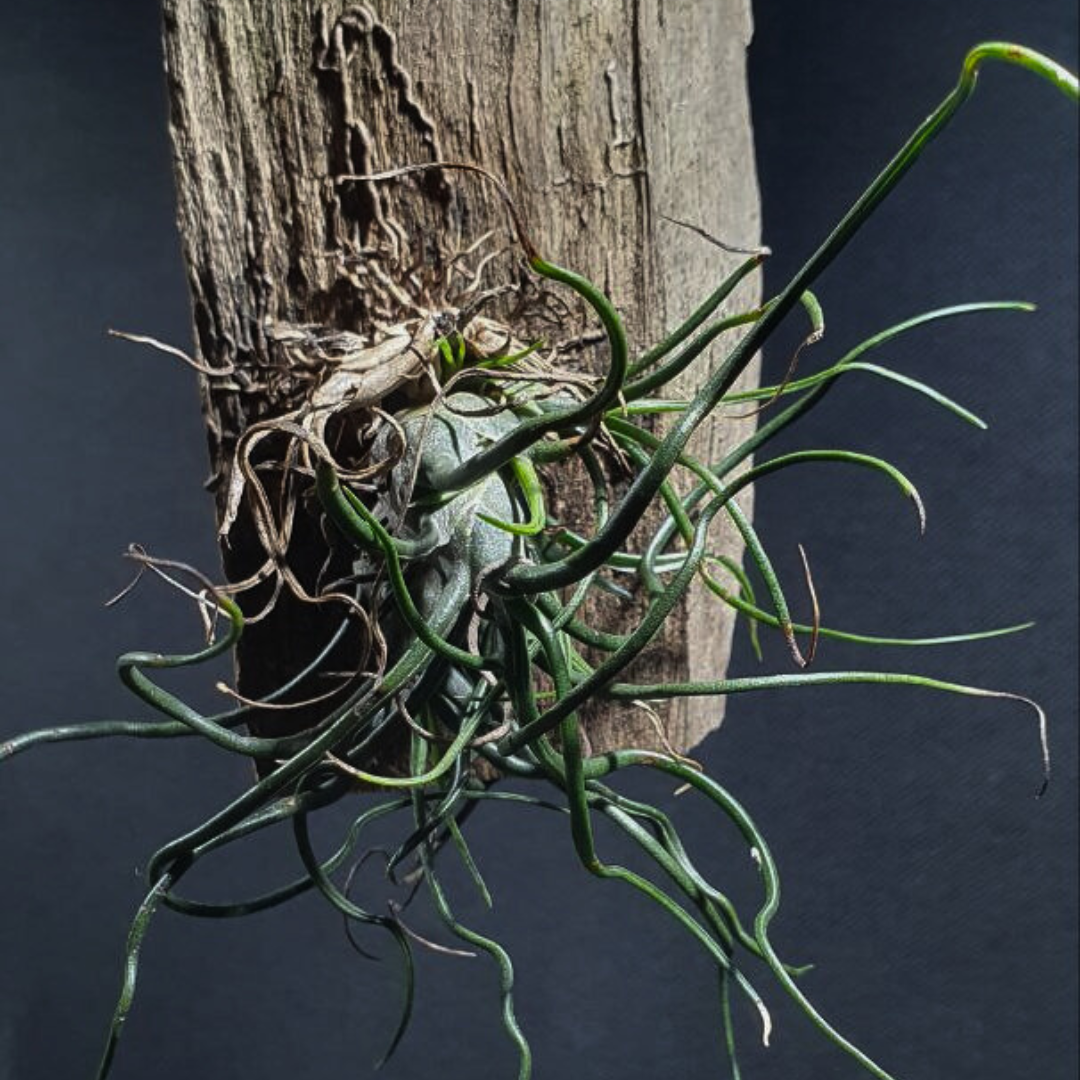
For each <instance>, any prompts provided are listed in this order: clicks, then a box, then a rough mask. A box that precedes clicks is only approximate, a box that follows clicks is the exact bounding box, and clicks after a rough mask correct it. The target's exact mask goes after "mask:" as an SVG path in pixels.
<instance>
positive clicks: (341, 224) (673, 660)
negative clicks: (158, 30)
mask: <svg viewBox="0 0 1080 1080" xmlns="http://www.w3.org/2000/svg"><path fill="white" fill-rule="evenodd" d="M748 8H749V2H748V0H697V2H695V0H565V2H561V3H558V4H550V3H543V2H542V0H498V2H492V3H488V4H477V3H475V2H471V0H444V2H442V3H438V4H431V3H423V2H422V0H396V2H392V0H380V2H373V3H372V4H371V5H370V6H364V5H348V4H342V3H321V4H320V3H316V2H315V0H288V2H286V0H277V2H274V3H262V2H257V0H165V3H164V37H165V55H166V66H167V72H168V85H169V94H170V100H171V117H170V126H171V131H172V137H173V143H174V156H175V170H176V179H177V200H178V220H179V229H180V235H181V239H182V244H183V252H184V257H185V260H186V264H187V268H188V276H189V282H190V288H191V297H192V305H193V314H194V327H195V337H196V344H197V349H198V353H199V355H200V357H201V359H202V360H203V361H204V362H205V363H208V364H210V365H212V366H215V367H219V368H222V369H228V370H230V371H231V372H232V373H231V374H228V375H223V376H221V377H217V376H214V377H210V378H206V379H204V380H203V390H204V393H203V400H204V406H205V412H206V420H207V425H208V429H209V437H210V450H211V458H212V461H213V476H212V483H213V484H214V487H215V491H216V493H217V497H218V507H219V512H223V510H224V501H225V497H226V487H227V484H226V479H227V476H226V474H227V471H228V468H229V462H230V460H231V457H232V452H233V449H234V447H235V445H236V440H237V438H238V437H239V436H240V434H241V433H242V432H244V431H245V430H246V429H247V427H248V426H249V425H250V424H252V423H253V422H255V421H257V420H259V419H261V418H264V417H266V416H269V415H274V414H275V413H276V412H280V411H281V410H282V409H283V408H285V407H287V406H288V405H290V404H293V403H295V400H296V398H297V396H298V395H299V394H301V393H302V392H303V390H304V388H305V384H304V383H303V382H302V381H301V380H300V379H299V378H298V376H297V373H296V372H295V371H291V370H290V368H289V363H288V359H287V357H285V356H284V354H283V352H282V351H281V350H280V349H279V348H277V347H276V346H275V343H274V342H273V341H272V340H270V338H269V336H268V334H267V329H266V327H267V323H268V321H283V322H288V323H308V322H317V323H320V324H322V325H327V326H334V327H338V328H341V329H347V330H354V331H359V332H361V333H366V332H369V331H370V330H371V329H372V324H373V318H374V317H375V315H376V314H377V312H376V310H375V309H376V308H377V307H378V298H377V296H376V295H375V293H373V292H371V291H368V292H365V288H364V287H360V288H358V280H360V284H361V285H363V284H364V281H363V280H362V279H358V274H363V272H364V268H365V260H368V259H369V258H372V257H374V258H378V259H379V260H381V263H380V265H382V266H391V267H394V266H396V267H397V268H398V270H401V269H402V268H404V267H407V266H410V265H414V266H417V267H421V268H425V269H428V270H433V269H439V268H440V267H442V266H444V265H445V263H446V260H447V258H448V255H449V254H450V253H452V252H454V251H458V250H461V249H462V248H464V247H465V246H467V245H468V244H470V243H471V242H473V241H475V240H476V239H477V238H478V237H479V236H480V235H481V234H482V233H483V232H485V231H486V230H489V229H495V230H499V231H500V232H505V231H506V224H507V223H506V216H505V211H504V209H503V208H502V207H501V206H500V204H499V201H498V198H497V196H496V194H495V192H494V191H493V190H492V189H491V187H490V186H487V185H485V184H484V183H483V182H481V181H479V180H477V179H476V178H474V177H470V176H467V175H463V174H460V175H459V174H435V173H429V174H426V175H425V176H424V177H423V178H422V179H420V180H418V181H417V180H407V181H401V182H397V183H381V184H376V183H369V182H355V181H349V182H339V181H338V179H337V178H338V177H340V176H342V175H343V174H363V173H370V172H373V171H378V170H384V169H389V168H392V167H395V166H398V165H403V164H409V163H416V162H422V161H430V160H437V159H449V160H463V161H471V162H475V163H477V164H480V165H483V166H486V167H487V168H488V169H490V170H492V171H493V172H495V173H497V174H499V175H501V176H503V177H505V178H506V180H507V183H508V185H509V187H510V189H511V191H512V192H513V195H514V198H515V200H516V201H517V202H518V203H519V204H520V206H521V207H522V209H523V210H524V213H525V216H526V218H527V220H528V222H529V225H530V228H531V231H532V233H533V234H534V236H535V238H536V240H537V242H538V243H539V246H540V248H541V250H542V251H543V252H544V253H545V254H546V255H548V256H549V257H550V258H551V259H553V260H555V261H557V262H559V263H561V264H562V265H565V266H569V267H573V268H575V269H577V270H580V271H581V272H583V273H585V274H587V275H589V276H590V277H592V278H593V279H594V280H596V281H598V282H599V283H601V284H602V285H603V287H604V288H605V290H606V291H607V292H608V294H609V295H610V296H612V297H613V298H614V299H615V301H616V302H617V304H618V305H619V306H620V308H621V310H622V312H623V314H624V316H625V318H626V320H627V323H628V327H629V330H630V334H631V340H632V341H633V342H636V343H638V344H639V345H644V344H648V343H651V341H653V340H655V339H656V338H657V337H658V336H660V335H661V334H662V332H663V331H664V329H665V328H667V327H670V326H671V325H673V324H675V323H676V322H677V321H678V320H679V319H680V318H681V317H682V316H684V315H685V314H686V313H687V312H688V311H689V310H690V308H691V307H692V306H693V304H694V303H695V302H696V301H698V300H699V299H700V298H701V297H702V296H703V295H704V293H705V292H706V291H708V289H709V288H710V287H711V286H712V285H714V284H715V283H716V282H717V281H718V280H719V279H720V278H721V276H722V275H723V274H725V273H726V272H727V271H729V270H730V269H731V268H732V266H733V265H734V260H735V258H736V257H734V256H731V255H728V254H725V253H724V252H722V251H720V250H719V249H717V248H716V247H713V246H711V245H709V244H708V243H707V242H705V241H704V240H702V239H701V238H700V237H699V236H697V235H695V234H693V233H692V232H690V231H688V230H686V229H683V228H679V227H677V226H675V225H673V224H671V223H670V222H668V221H666V220H664V216H667V217H672V218H679V219H682V220H685V221H690V222H693V223H695V224H697V225H699V226H701V227H702V228H704V229H706V230H708V231H709V232H710V233H712V234H713V235H716V236H720V237H723V238H725V239H728V240H730V241H732V242H734V243H737V244H740V245H744V246H746V245H753V244H755V243H756V242H757V238H758V232H759V218H758V206H757V190H756V182H755V172H754V163H753V148H752V142H751V132H750V122H749V109H748V103H747V97H746V74H745V54H746V47H747V45H748V42H749V38H750V33H751V25H750V15H749V10H748ZM373 253H374V254H373ZM367 284H368V285H371V282H370V279H368V280H367ZM755 288H756V284H749V285H748V286H747V287H745V288H744V289H742V290H741V292H740V295H739V297H738V304H739V306H740V307H741V308H743V309H745V307H746V306H748V305H749V304H750V303H752V302H754V299H755V297H754V293H753V290H754V289H755ZM377 291H378V290H377V289H376V292H377ZM597 361H598V362H600V363H602V362H603V356H602V355H601V356H598V357H597ZM701 370H702V368H701V367H699V368H698V370H697V372H696V373H695V374H694V375H692V376H691V379H692V380H693V382H697V381H698V380H700V379H701V378H702V375H701ZM733 423H739V424H741V425H743V427H742V428H741V429H740V430H745V425H746V424H747V423H748V421H746V420H743V421H734V422H733ZM728 442H729V431H728V430H727V429H725V428H724V427H723V426H721V425H719V424H714V425H713V426H712V428H711V429H709V430H708V431H706V432H704V433H702V434H701V435H700V436H699V437H698V442H697V449H698V451H699V452H700V453H701V454H702V455H703V456H705V457H706V458H712V459H714V460H715V459H716V458H718V457H719V456H720V455H721V453H722V451H723V448H724V446H725V445H727V444H728ZM250 539H251V538H250V537H248V538H247V539H245V537H244V535H243V530H241V532H240V534H239V535H238V536H237V535H234V537H233V539H232V546H231V547H229V548H226V550H225V557H226V566H227V570H228V572H229V573H230V574H231V575H232V576H233V577H237V576H242V575H243V574H245V573H249V572H250V571H251V570H252V569H253V565H252V564H253V562H256V561H258V560H257V557H256V555H255V553H254V551H253V550H252V547H251V543H250ZM728 543H729V550H734V548H735V544H734V541H729V542H728ZM324 618H325V615H324V613H322V612H320V611H318V610H316V609H311V608H306V609H304V608H301V607H300V606H299V605H296V604H294V603H290V602H283V603H282V604H281V605H280V609H279V610H277V611H275V613H274V615H273V616H272V617H271V618H270V619H268V620H267V621H266V622H265V623H261V624H258V625H257V626H256V627H253V628H252V629H251V631H249V633H248V634H247V635H246V636H245V639H244V643H243V648H242V651H241V656H240V673H241V688H242V689H243V690H244V692H246V693H248V694H259V693H262V692H265V691H266V690H268V689H270V688H271V687H272V686H274V685H275V684H276V683H277V682H279V681H280V679H281V677H282V676H283V674H284V673H285V672H287V671H290V670H292V669H294V668H295V666H296V663H297V661H298V659H302V658H304V657H306V656H308V655H310V652H311V649H312V647H313V646H312V643H313V642H314V641H315V640H318V636H317V635H318V633H319V625H320V623H321V622H322V620H324ZM730 636H731V619H730V617H729V615H728V613H727V612H726V611H723V610H721V609H720V607H719V606H718V605H717V604H716V603H715V601H714V602H712V603H708V602H707V601H706V602H704V603H703V602H701V598H698V599H691V601H690V604H689V610H688V612H686V614H685V616H684V617H682V618H679V619H676V618H673V619H672V620H670V629H669V630H668V631H667V633H666V635H665V637H664V640H663V642H662V643H660V644H659V645H658V646H657V647H654V649H653V650H652V651H650V653H649V654H648V656H647V657H646V658H643V660H642V662H641V665H639V667H638V668H637V669H635V670H636V671H637V672H641V673H642V677H643V678H646V677H647V678H653V677H666V678H672V677H679V676H685V674H686V673H687V671H690V672H694V673H697V674H700V675H708V676H709V677H718V676H719V675H720V674H721V673H722V671H723V670H724V667H725V665H726V657H727V653H728V647H729V642H730ZM721 716H722V704H721V703H717V702H712V701H700V700H690V701H686V702H680V703H677V705H676V706H675V707H674V708H673V710H672V713H671V715H670V716H669V717H668V719H667V727H668V732H669V735H670V738H671V741H672V742H673V743H674V744H675V745H676V746H679V747H682V748H688V747H691V746H693V745H694V744H696V743H697V742H699V741H700V739H701V738H702V737H703V736H704V734H706V733H707V732H708V731H709V730H711V729H712V728H713V727H715V726H716V725H717V724H718V723H719V720H720V718H721ZM612 724H615V725H616V727H612V726H611V725H612ZM590 735H591V740H592V743H593V746H594V747H595V748H600V747H602V746H610V745H613V744H616V743H618V744H627V743H629V742H636V743H638V744H644V745H656V734H655V732H654V730H653V727H652V724H651V722H650V721H649V720H648V718H647V717H646V716H644V715H643V714H638V713H637V711H636V710H633V709H621V710H619V713H618V715H617V717H616V718H606V719H604V720H603V721H602V722H598V721H596V720H595V719H594V721H593V723H592V725H591V728H590Z"/></svg>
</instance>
